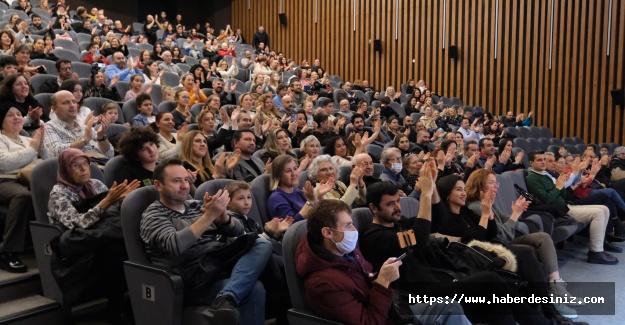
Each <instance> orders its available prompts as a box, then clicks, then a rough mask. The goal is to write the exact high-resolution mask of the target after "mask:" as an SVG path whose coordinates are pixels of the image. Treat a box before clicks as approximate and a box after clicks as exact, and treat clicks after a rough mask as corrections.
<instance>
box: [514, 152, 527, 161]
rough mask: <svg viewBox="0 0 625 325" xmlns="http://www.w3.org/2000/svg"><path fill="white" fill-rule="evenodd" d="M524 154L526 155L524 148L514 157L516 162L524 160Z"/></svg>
mask: <svg viewBox="0 0 625 325" xmlns="http://www.w3.org/2000/svg"><path fill="white" fill-rule="evenodd" d="M524 156H525V151H523V150H521V151H519V153H517V154H516V157H514V162H515V163H516V164H520V163H521V162H522V161H523V157H524Z"/></svg>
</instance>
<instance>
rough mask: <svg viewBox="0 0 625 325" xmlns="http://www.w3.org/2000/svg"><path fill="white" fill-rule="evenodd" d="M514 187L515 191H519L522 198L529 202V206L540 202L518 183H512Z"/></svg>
mask: <svg viewBox="0 0 625 325" xmlns="http://www.w3.org/2000/svg"><path fill="white" fill-rule="evenodd" d="M514 188H515V189H516V191H517V192H518V193H519V195H520V196H522V197H523V198H525V200H527V201H529V202H530V206H532V205H538V204H540V201H538V199H537V198H536V197H535V196H534V195H532V194H531V193H530V192H528V191H526V190H524V189H523V188H522V187H520V186H519V185H518V184H514Z"/></svg>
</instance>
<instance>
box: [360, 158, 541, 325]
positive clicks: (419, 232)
mask: <svg viewBox="0 0 625 325" xmlns="http://www.w3.org/2000/svg"><path fill="white" fill-rule="evenodd" d="M436 170H437V169H436V164H435V163H434V160H433V158H432V159H431V160H430V162H428V163H425V164H424V165H423V167H422V168H421V172H420V176H419V183H418V184H419V188H420V189H421V198H420V200H419V202H420V205H419V212H418V214H417V215H416V216H411V217H408V218H406V217H403V216H402V215H401V206H400V202H399V191H398V189H397V187H396V186H395V185H393V184H391V183H388V182H379V183H377V184H372V185H371V186H368V187H367V203H368V204H369V208H370V209H371V211H372V212H373V224H371V225H369V226H368V227H367V228H366V230H365V231H364V232H363V234H362V236H361V239H360V249H361V251H362V254H363V256H364V258H365V259H366V260H367V261H369V262H370V263H371V264H372V265H373V269H374V270H376V269H379V268H380V267H381V266H382V263H383V262H384V261H385V260H386V259H388V257H389V256H400V255H401V254H403V253H404V252H405V253H407V256H406V258H405V259H404V260H403V261H404V264H405V265H404V267H403V269H400V274H401V276H400V280H399V281H397V282H396V283H394V285H396V286H397V287H400V288H401V289H402V290H404V292H403V293H404V294H406V295H407V292H406V291H408V292H410V293H411V294H413V295H414V294H420V295H427V296H437V297H444V296H450V297H451V296H454V295H457V296H460V295H463V296H464V295H467V296H485V297H492V295H493V294H494V295H497V296H499V295H502V296H506V295H510V296H517V294H516V293H515V292H513V291H512V290H511V289H510V287H509V286H508V285H507V284H505V282H502V281H503V280H502V279H501V278H500V277H499V276H498V275H497V274H496V273H494V272H480V273H478V274H477V275H474V276H469V277H466V278H462V279H459V280H458V281H455V282H450V283H440V282H437V281H436V279H435V278H434V275H433V274H432V272H431V270H430V269H429V268H428V267H427V262H425V255H426V253H427V250H430V247H429V236H430V233H431V232H436V231H437V229H438V228H439V227H441V226H442V225H444V224H445V223H446V222H447V214H446V212H445V208H444V204H443V203H442V202H441V198H440V196H439V194H438V192H437V190H436V186H435V185H434V180H436V177H437V172H436ZM433 216H434V217H433ZM360 227H361V228H363V227H362V225H361V226H360ZM411 230H412V233H414V236H410V235H408V236H409V237H408V238H410V239H409V240H406V247H405V248H402V247H401V246H400V243H399V239H398V238H399V237H400V233H403V234H406V233H410V231H411ZM402 238H406V236H402ZM402 278H403V280H402ZM458 302H459V303H460V304H461V305H462V307H463V309H464V313H465V314H466V316H467V318H469V320H470V321H471V322H474V323H490V324H504V323H512V324H514V322H515V321H516V322H519V323H525V322H528V323H532V324H551V322H550V320H548V319H547V318H545V317H544V316H542V315H540V314H539V313H538V311H537V310H535V309H534V308H532V307H531V306H530V305H528V304H490V305H486V304H468V303H466V302H465V301H464V300H462V301H458Z"/></svg>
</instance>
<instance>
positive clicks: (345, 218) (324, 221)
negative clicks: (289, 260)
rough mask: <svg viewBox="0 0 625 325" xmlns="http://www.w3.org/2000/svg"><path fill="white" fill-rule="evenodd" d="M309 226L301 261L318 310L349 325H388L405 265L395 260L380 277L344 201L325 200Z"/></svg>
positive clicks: (313, 305)
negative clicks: (360, 247) (364, 254)
mask: <svg viewBox="0 0 625 325" xmlns="http://www.w3.org/2000/svg"><path fill="white" fill-rule="evenodd" d="M307 227H308V235H307V236H306V237H304V238H303V239H302V242H301V243H300V244H299V246H298V248H297V251H296V253H295V255H296V256H295V259H296V270H297V273H298V274H299V275H300V276H302V277H303V278H304V279H305V280H304V291H305V294H306V300H307V302H308V303H309V304H310V307H311V308H312V310H313V311H314V312H315V313H316V314H318V315H319V316H322V317H327V318H330V319H332V320H336V321H339V322H341V323H346V324H357V323H360V322H362V323H365V324H385V323H386V321H387V318H388V314H389V311H390V309H391V303H392V298H393V293H392V290H391V289H390V288H389V285H390V283H391V282H393V281H395V280H396V279H397V278H398V277H399V266H400V265H401V261H395V258H389V259H388V260H387V261H386V262H385V263H384V265H382V267H381V268H380V270H379V272H378V274H377V277H374V274H373V273H372V272H373V270H372V268H371V264H369V263H368V262H367V261H365V259H364V258H363V257H362V254H361V253H360V251H359V250H358V249H357V248H356V243H357V242H358V231H357V230H356V228H355V227H354V225H353V224H352V217H351V209H350V207H349V206H348V205H347V204H345V203H344V202H342V201H339V200H321V201H319V202H318V203H317V204H316V205H315V206H314V207H313V208H312V209H311V211H310V214H309V216H308V224H307ZM357 293H358V294H357Z"/></svg>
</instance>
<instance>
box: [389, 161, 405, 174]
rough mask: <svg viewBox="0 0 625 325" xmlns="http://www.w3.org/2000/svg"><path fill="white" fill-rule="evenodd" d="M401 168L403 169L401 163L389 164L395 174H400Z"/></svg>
mask: <svg viewBox="0 0 625 325" xmlns="http://www.w3.org/2000/svg"><path fill="white" fill-rule="evenodd" d="M402 168H403V165H402V163H392V164H391V169H392V170H393V171H394V172H395V174H399V173H401V170H402Z"/></svg>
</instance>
